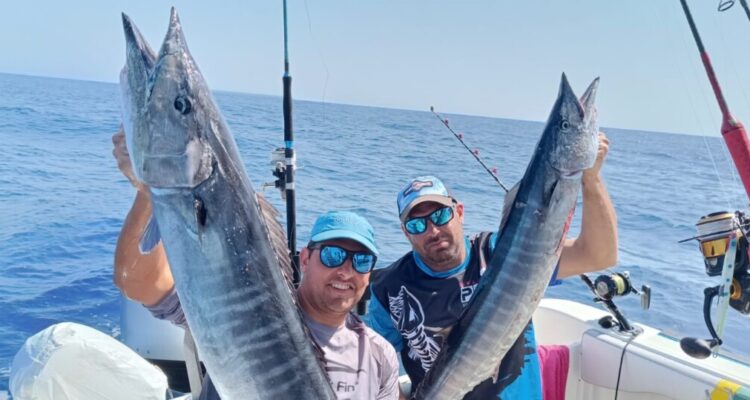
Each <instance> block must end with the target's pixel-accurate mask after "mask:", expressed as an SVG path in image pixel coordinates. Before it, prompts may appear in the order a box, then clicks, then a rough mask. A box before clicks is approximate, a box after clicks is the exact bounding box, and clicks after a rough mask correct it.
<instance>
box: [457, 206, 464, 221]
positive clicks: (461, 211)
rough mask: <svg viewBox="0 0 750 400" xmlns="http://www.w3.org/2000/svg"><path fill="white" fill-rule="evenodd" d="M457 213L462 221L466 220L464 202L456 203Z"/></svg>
mask: <svg viewBox="0 0 750 400" xmlns="http://www.w3.org/2000/svg"><path fill="white" fill-rule="evenodd" d="M456 214H458V218H459V220H460V221H461V222H464V203H461V202H458V203H456Z"/></svg>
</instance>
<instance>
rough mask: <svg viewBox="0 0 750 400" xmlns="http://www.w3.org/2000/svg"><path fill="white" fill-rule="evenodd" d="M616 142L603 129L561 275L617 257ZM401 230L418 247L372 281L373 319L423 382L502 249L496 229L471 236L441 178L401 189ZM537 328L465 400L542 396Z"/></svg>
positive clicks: (420, 179)
mask: <svg viewBox="0 0 750 400" xmlns="http://www.w3.org/2000/svg"><path fill="white" fill-rule="evenodd" d="M607 145H608V141H607V139H606V137H604V135H603V134H600V141H599V157H598V158H597V162H596V163H595V165H594V166H593V167H592V168H590V169H589V170H586V171H584V174H583V178H582V180H583V220H582V229H581V234H580V236H579V237H577V238H575V239H566V242H565V245H564V247H563V250H562V254H561V256H560V261H559V264H558V267H557V270H556V271H555V276H553V282H554V281H556V279H557V278H564V277H567V276H572V275H578V274H581V273H584V272H589V271H594V270H599V269H603V268H606V267H609V266H611V265H614V264H615V263H616V261H617V229H616V216H615V212H614V208H613V207H612V203H611V201H610V199H609V196H608V195H607V192H606V189H605V187H604V184H603V182H602V180H601V178H600V176H599V170H600V168H601V165H602V162H603V160H604V157H605V156H606V153H607ZM397 203H398V211H399V218H400V220H401V229H402V230H403V232H404V234H405V235H406V238H407V239H408V240H409V242H410V243H411V246H412V251H410V252H409V253H407V254H406V255H404V256H403V257H402V258H400V259H399V260H398V261H396V262H395V263H393V264H392V265H390V266H389V267H387V268H385V269H383V270H381V271H380V273H379V274H378V275H377V277H376V278H375V279H374V280H373V283H372V285H371V290H372V297H371V300H370V306H369V315H368V317H369V321H370V324H371V326H372V327H373V329H375V331H376V332H378V333H380V334H381V335H383V336H384V337H385V338H386V339H388V341H390V342H391V344H393V346H394V347H395V348H396V350H397V351H400V352H401V361H402V363H403V366H404V369H406V372H407V374H408V375H409V378H411V381H412V387H416V385H418V384H419V383H420V382H421V380H422V379H423V378H424V376H425V374H426V373H427V371H429V370H430V368H431V367H432V365H433V363H434V362H435V359H436V357H437V355H438V353H439V351H440V348H441V346H442V344H443V342H444V340H445V339H446V338H447V336H448V334H449V332H450V330H451V328H452V327H453V325H455V324H456V323H457V322H458V320H459V318H460V316H461V315H462V312H463V310H464V308H465V307H466V306H467V305H468V304H469V301H470V300H471V297H472V295H473V294H474V290H475V289H476V287H477V285H478V283H479V280H480V278H481V276H482V273H483V272H484V269H485V268H486V266H487V260H489V259H490V257H491V255H492V252H493V250H494V244H495V240H494V239H495V235H496V233H492V232H483V233H480V234H477V235H474V236H472V237H465V236H464V232H463V219H464V205H463V204H462V203H461V202H459V201H458V200H456V198H455V197H454V196H453V195H452V194H451V193H450V192H449V191H448V189H447V188H446V187H445V185H444V184H443V182H442V181H441V180H440V179H438V178H436V177H433V176H423V177H418V178H415V179H412V180H411V181H409V182H408V183H407V185H406V186H405V187H404V188H403V189H402V190H401V191H400V192H399V193H398V198H397ZM541 391H542V387H541V378H540V371H539V358H538V356H537V353H536V340H535V338H534V328H533V325H532V324H531V321H529V323H528V325H527V327H526V330H525V331H524V334H522V335H521V336H520V337H519V338H518V340H517V341H516V343H515V344H514V345H513V346H512V347H511V349H509V351H508V353H507V354H506V356H505V358H504V359H503V361H502V363H501V364H500V368H499V371H498V379H497V380H496V382H494V383H493V382H492V379H489V380H487V381H484V382H482V383H480V384H479V385H477V387H476V388H474V390H473V391H471V392H470V393H468V394H467V395H466V397H464V398H465V399H490V398H500V399H539V400H541V399H542V393H541Z"/></svg>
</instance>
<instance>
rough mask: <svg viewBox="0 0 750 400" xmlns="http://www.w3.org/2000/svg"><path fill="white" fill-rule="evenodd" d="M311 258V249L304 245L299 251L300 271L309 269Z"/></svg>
mask: <svg viewBox="0 0 750 400" xmlns="http://www.w3.org/2000/svg"><path fill="white" fill-rule="evenodd" d="M309 260H310V249H308V248H307V247H303V248H302V251H300V253H299V264H300V266H299V268H300V271H302V272H305V270H307V263H308V261H309Z"/></svg>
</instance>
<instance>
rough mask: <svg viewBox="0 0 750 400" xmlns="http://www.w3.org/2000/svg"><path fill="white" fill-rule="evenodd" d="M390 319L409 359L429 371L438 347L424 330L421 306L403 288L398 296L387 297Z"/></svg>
mask: <svg viewBox="0 0 750 400" xmlns="http://www.w3.org/2000/svg"><path fill="white" fill-rule="evenodd" d="M388 300H389V301H388V304H389V308H390V311H391V319H393V323H394V325H396V327H397V328H398V330H399V332H401V335H402V336H403V337H404V338H405V339H406V340H407V343H408V345H409V358H411V359H412V360H415V361H416V360H419V361H420V363H421V364H422V369H424V370H425V372H427V371H429V370H430V368H431V367H432V364H433V363H434V362H435V359H436V358H437V355H438V353H439V352H440V346H439V345H438V344H437V342H435V340H434V339H433V338H431V337H429V336H427V333H426V332H425V330H424V311H423V310H422V304H421V303H420V302H419V300H417V298H416V297H415V296H414V295H413V294H411V293H410V292H409V291H408V290H407V289H406V288H405V287H404V286H401V290H400V291H399V292H398V296H396V297H391V296H390V295H389V296H388Z"/></svg>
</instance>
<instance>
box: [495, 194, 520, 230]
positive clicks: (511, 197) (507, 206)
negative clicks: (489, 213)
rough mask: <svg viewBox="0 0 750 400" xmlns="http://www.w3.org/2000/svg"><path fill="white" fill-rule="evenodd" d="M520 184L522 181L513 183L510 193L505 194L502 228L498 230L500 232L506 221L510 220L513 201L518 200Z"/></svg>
mask: <svg viewBox="0 0 750 400" xmlns="http://www.w3.org/2000/svg"><path fill="white" fill-rule="evenodd" d="M519 186H521V182H518V183H516V184H515V185H513V187H512V188H510V190H509V191H508V193H506V194H505V199H504V200H503V218H502V219H501V220H500V229H498V230H497V231H498V232H502V231H503V228H504V227H505V223H506V222H508V216H509V215H510V210H512V209H513V203H514V202H515V201H516V195H517V194H518V187H519Z"/></svg>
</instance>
